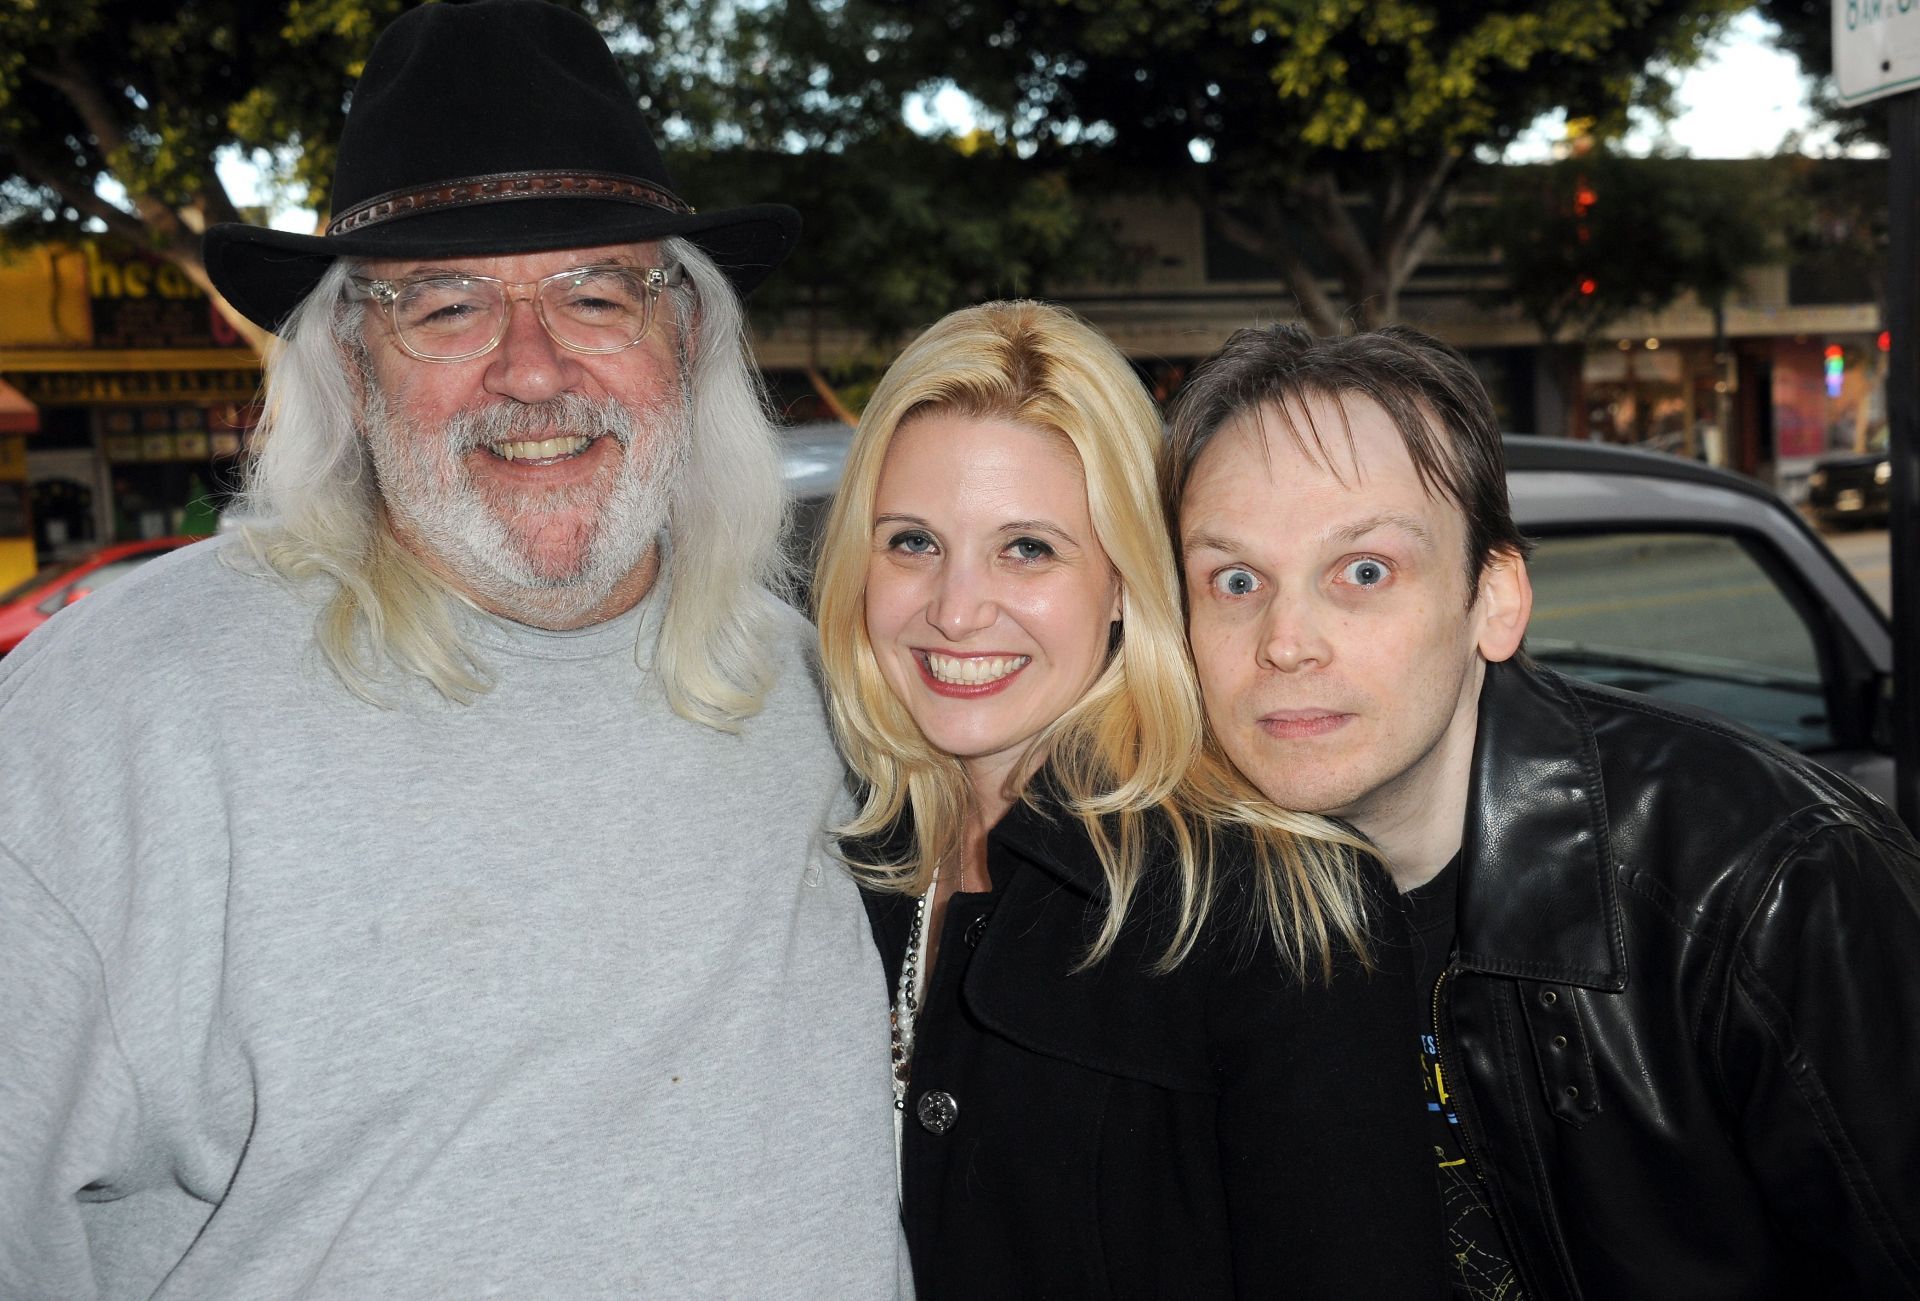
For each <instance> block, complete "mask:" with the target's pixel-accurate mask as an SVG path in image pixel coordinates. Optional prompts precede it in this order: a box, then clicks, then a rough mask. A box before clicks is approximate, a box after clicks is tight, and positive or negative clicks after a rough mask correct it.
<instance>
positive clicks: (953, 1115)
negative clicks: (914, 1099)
mask: <svg viewBox="0 0 1920 1301" xmlns="http://www.w3.org/2000/svg"><path fill="white" fill-rule="evenodd" d="M915 1111H916V1113H917V1114H918V1115H919V1117H920V1128H922V1129H924V1130H926V1131H927V1132H928V1133H929V1134H944V1133H946V1132H947V1131H948V1130H950V1129H952V1128H953V1122H954V1121H956V1120H958V1119H959V1118H960V1104H959V1103H957V1102H955V1101H954V1100H953V1095H952V1094H951V1093H943V1092H941V1091H940V1090H938V1089H934V1090H932V1091H930V1092H928V1093H924V1094H922V1095H921V1096H920V1105H919V1106H918V1107H917V1108H915Z"/></svg>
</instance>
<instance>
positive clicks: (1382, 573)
mask: <svg viewBox="0 0 1920 1301" xmlns="http://www.w3.org/2000/svg"><path fill="white" fill-rule="evenodd" d="M1392 576H1393V571H1392V570H1390V569H1388V568H1387V566H1386V564H1385V562H1384V561H1379V560H1375V559H1374V558H1373V557H1372V556H1362V557H1360V559H1358V560H1349V561H1348V562H1347V563H1346V564H1345V565H1343V566H1341V568H1340V577H1341V579H1342V581H1344V582H1348V583H1351V584H1353V585H1354V586H1355V587H1378V586H1380V584H1382V583H1384V582H1386V581H1387V579H1389V578H1391V577H1392Z"/></svg>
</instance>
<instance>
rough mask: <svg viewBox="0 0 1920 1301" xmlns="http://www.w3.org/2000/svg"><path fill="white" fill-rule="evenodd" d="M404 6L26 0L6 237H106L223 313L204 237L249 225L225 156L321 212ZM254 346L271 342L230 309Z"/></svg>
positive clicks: (9, 37)
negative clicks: (338, 156)
mask: <svg viewBox="0 0 1920 1301" xmlns="http://www.w3.org/2000/svg"><path fill="white" fill-rule="evenodd" d="M402 7H403V5H402V4H401V2H400V0H292V2H291V3H287V4H284V5H281V4H261V3H256V2H254V0H184V2H182V0H17V2H16V3H12V4H9V5H7V6H5V7H4V8H0V229H4V230H5V231H6V232H7V233H8V234H9V236H10V237H11V238H13V239H15V240H19V239H36V238H48V237H62V236H68V237H70V236H74V235H81V234H94V233H99V232H102V231H104V232H105V233H107V234H109V235H112V236H115V237H117V238H119V239H122V240H124V241H127V242H129V243H131V244H134V245H135V246H137V247H141V248H145V249H148V250H150V251H152V252H154V253H156V254H158V255H159V256H161V257H163V258H165V259H166V260H167V261H169V262H171V263H173V264H174V265H175V266H177V267H179V268H180V269H181V271H183V272H184V273H185V274H186V275H187V276H188V277H189V278H190V279H191V280H193V281H194V283H196V284H197V285H199V286H200V287H201V288H202V289H205V290H206V291H207V292H208V293H209V294H210V295H212V296H213V297H214V298H215V301H216V302H220V300H219V297H218V295H217V294H215V293H214V291H213V287H212V285H211V283H210V282H209V281H208V279H207V274H206V268H205V266H204V264H203V263H202V262H201V259H200V234H201V232H202V231H204V230H205V229H206V228H207V227H208V226H210V225H213V224H214V223H216V222H222V221H239V220H242V219H243V216H244V214H242V213H241V212H240V210H239V209H238V208H237V207H236V205H235V204H234V202H233V200H232V198H231V197H230V196H229V195H228V193H227V190H226V187H225V186H224V185H223V184H222V183H221V181H220V178H219V175H218V172H217V171H216V163H217V161H218V158H219V156H220V154H221V152H222V151H223V150H228V149H242V150H248V149H265V150H270V151H273V153H274V155H275V156H276V157H277V159H278V160H279V168H278V175H279V179H280V180H281V182H282V183H283V184H285V185H288V186H290V187H296V188H298V187H310V188H311V189H313V191H314V192H315V193H316V194H317V195H318V196H319V197H321V198H322V199H324V195H325V188H326V186H325V178H326V177H327V176H328V175H329V174H330V173H331V171H332V166H333V140H334V134H335V132H336V131H337V129H338V120H339V116H340V109H341V106H342V104H343V103H344V102H345V99H346V95H347V92H348V89H349V88H350V87H351V85H352V81H353V77H354V76H355V75H357V73H358V70H359V64H360V61H361V60H363V59H364V58H365V56H366V51H367V49H368V47H369V46H370V45H371V43H372V39H373V36H374V34H375V32H376V31H377V30H378V28H379V27H380V26H381V25H382V24H383V23H384V22H386V21H387V19H389V18H390V17H392V16H393V14H395V13H397V12H398V11H399V10H400V9H401V8H402ZM220 305H221V308H222V310H223V312H224V313H225V315H226V316H227V318H228V319H229V320H230V321H232V322H233V324H234V326H235V328H236V329H238V330H240V331H241V332H242V333H243V334H244V335H245V336H246V337H247V338H248V339H249V340H250V341H252V342H253V343H254V344H255V346H256V347H258V346H259V344H260V343H261V342H262V341H263V340H264V333H263V332H262V331H261V330H260V329H259V328H258V327H256V326H254V325H253V324H252V323H251V322H249V321H246V320H245V319H244V318H242V317H240V316H239V314H238V313H236V312H233V311H232V310H231V309H229V308H227V306H226V304H225V303H224V302H221V304H220Z"/></svg>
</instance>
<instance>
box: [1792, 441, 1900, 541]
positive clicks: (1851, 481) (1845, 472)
mask: <svg viewBox="0 0 1920 1301" xmlns="http://www.w3.org/2000/svg"><path fill="white" fill-rule="evenodd" d="M1807 510H1808V512H1809V513H1810V514H1811V515H1812V516H1813V517H1814V518H1815V519H1816V520H1818V521H1819V522H1820V523H1822V524H1824V525H1827V526H1829V527H1834V526H1840V525H1855V524H1884V523H1886V522H1887V518H1888V516H1889V515H1890V514H1891V513H1892V511H1893V462H1892V461H1891V460H1889V459H1888V456H1887V452H1886V450H1885V449H1884V448H1882V449H1881V450H1880V451H1877V452H1868V453H1866V454H1864V455H1857V456H1856V455H1837V456H1823V457H1821V458H1820V459H1819V460H1817V461H1815V462H1814V463H1813V470H1812V472H1811V473H1809V474H1808V475H1807Z"/></svg>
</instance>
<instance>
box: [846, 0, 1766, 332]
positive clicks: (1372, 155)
mask: <svg viewBox="0 0 1920 1301" xmlns="http://www.w3.org/2000/svg"><path fill="white" fill-rule="evenodd" d="M1744 7H1745V3H1744V0H1545V2H1544V3H1541V2H1540V0H1531V2H1528V3H1520V2H1518V0H1494V2H1491V3H1485V2H1483V3H1472V4H1467V3H1460V2H1459V0H1428V2H1426V3H1417V2H1415V0H1231V2H1228V3H1203V2H1202V0H947V2H945V3H942V4H940V5H937V6H929V5H921V4H918V3H915V2H914V0H844V3H843V4H842V6H841V7H840V8H839V10H837V13H838V14H839V21H840V22H841V24H842V31H843V39H845V40H846V41H847V42H848V43H850V44H852V45H853V46H855V47H856V48H858V47H859V46H861V45H862V44H863V41H862V39H861V37H860V33H861V32H862V31H863V30H865V29H869V28H876V27H881V28H885V29H886V30H887V31H888V32H889V34H890V35H889V43H888V45H887V47H886V50H885V55H886V58H887V61H888V62H889V64H890V65H892V66H893V68H894V69H895V75H896V76H899V75H901V70H902V68H903V67H911V68H914V69H917V70H918V72H919V74H920V75H921V76H922V77H923V78H925V79H927V80H929V81H931V80H935V79H938V78H942V77H951V78H952V79H953V80H954V81H956V82H957V83H958V84H959V85H960V86H961V87H963V88H964V89H966V90H967V91H968V92H969V93H971V94H973V95H974V96H975V97H976V98H977V99H979V100H980V102H981V103H983V104H984V105H985V106H986V107H987V108H988V110H989V111H990V112H992V113H993V114H994V117H995V121H996V123H997V124H998V129H999V130H1000V131H1001V133H1002V134H1003V136H1004V137H1005V138H1006V139H1007V140H1009V141H1010V142H1013V143H1014V144H1015V145H1016V146H1018V147H1021V148H1023V149H1029V150H1032V151H1035V152H1036V153H1037V154H1038V156H1041V157H1050V158H1059V159H1061V160H1063V161H1066V162H1069V163H1071V164H1072V166H1073V167H1074V169H1075V173H1074V174H1075V177H1076V181H1077V182H1087V183H1104V184H1107V185H1110V186H1112V187H1113V188H1114V189H1116V190H1133V189H1137V188H1139V187H1141V186H1143V185H1158V186H1163V187H1168V188H1176V189H1178V190H1181V191H1183V192H1185V193H1188V194H1190V195H1192V196H1193V197H1194V198H1195V199H1196V200H1198V201H1199V202H1200V203H1201V205H1202V206H1203V208H1205V209H1206V210H1207V211H1208V212H1209V214H1210V215H1213V216H1214V217H1215V218H1216V219H1231V220H1232V221H1233V222H1234V223H1235V224H1236V225H1237V227H1238V228H1239V230H1240V231H1241V232H1242V233H1244V234H1245V235H1246V236H1247V237H1248V238H1250V239H1252V240H1254V241H1255V242H1256V243H1257V244H1258V248H1257V250H1256V251H1258V252H1260V253H1262V254H1263V255H1265V256H1266V257H1267V258H1268V259H1269V260H1270V261H1272V262H1273V263H1274V264H1275V265H1277V266H1279V267H1280V268H1281V270H1282V272H1283V274H1285V275H1286V276H1287V278H1288V279H1289V280H1290V281H1291V282H1292V286H1293V288H1294V290H1295V293H1296V294H1297V295H1298V296H1299V297H1300V299H1301V303H1302V307H1303V310H1305V311H1306V312H1307V314H1308V316H1309V318H1310V319H1312V320H1313V321H1314V323H1315V324H1317V325H1318V326H1319V327H1320V328H1322V329H1327V330H1332V329H1335V328H1338V318H1339V317H1340V315H1341V313H1340V312H1339V310H1338V309H1337V306H1336V305H1335V304H1333V303H1332V302H1330V301H1324V300H1322V301H1316V293H1317V289H1316V285H1315V281H1316V280H1317V278H1318V276H1320V275H1325V274H1329V273H1331V274H1333V275H1334V276H1336V277H1337V278H1338V280H1339V281H1340V282H1341V285H1342V288H1343V290H1344V291H1345V295H1346V299H1347V302H1348V303H1349V304H1350V305H1352V306H1354V307H1357V309H1358V312H1359V315H1360V317H1361V319H1362V320H1365V321H1368V322H1373V321H1378V320H1382V319H1389V318H1391V316H1392V315H1393V311H1394V302H1395V296H1396V295H1397V293H1398V290H1399V287H1400V286H1401V285H1402V284H1403V283H1404V282H1405V280H1406V278H1407V276H1408V275H1410V274H1411V272H1412V270H1413V268H1414V266H1416V265H1417V264H1418V262H1419V260H1420V258H1421V257H1422V256H1424V254H1425V252H1426V251H1427V249H1428V248H1429V247H1431V245H1432V243H1433V237H1434V232H1435V228H1436V226H1437V225H1438V223H1439V221H1440V219H1441V216H1442V214H1443V213H1444V211H1445V207H1446V200H1447V196H1448V194H1449V192H1450V190H1451V187H1452V185H1453V182H1454V176H1453V171H1454V167H1455V164H1456V162H1457V161H1458V160H1459V159H1461V158H1464V157H1469V156H1471V155H1473V154H1474V153H1475V152H1476V151H1482V150H1489V151H1494V152H1498V151H1499V150H1501V149H1503V148H1504V147H1505V146H1506V144H1507V143H1509V142H1510V141H1511V140H1512V139H1513V138H1514V136H1516V135H1517V134H1518V133H1519V132H1521V131H1523V130H1525V129H1526V128H1527V127H1528V126H1530V125H1531V124H1532V123H1533V122H1534V121H1536V120H1537V119H1538V118H1539V117H1540V116H1541V115H1542V114H1543V113H1547V112H1549V111H1552V110H1556V109H1558V110H1563V111H1565V112H1566V113H1567V114H1568V115H1569V116H1570V117H1572V118H1580V119H1586V120H1589V121H1590V122H1592V123H1593V129H1594V130H1595V131H1596V132H1597V133H1599V134H1601V135H1602V136H1605V135H1607V134H1609V133H1617V132H1618V131H1619V130H1621V129H1623V128H1624V126H1625V124H1626V120H1627V114H1628V111H1629V110H1630V109H1631V108H1635V107H1639V108H1646V109H1650V110H1652V111H1655V112H1660V111H1663V110H1664V109H1665V108H1666V107H1667V106H1668V104H1669V101H1670V96H1671V92H1672V84H1671V76H1672V74H1673V72H1674V71H1675V70H1677V69H1679V68H1682V67H1684V66H1686V65H1687V64H1689V63H1691V62H1693V61H1695V60H1696V59H1697V58H1698V57H1699V55H1700V53H1701V52H1702V50H1703V48H1704V47H1705V45H1706V43H1707V42H1708V41H1709V39H1710V38H1711V37H1712V36H1713V35H1714V34H1715V33H1716V32H1717V31H1718V30H1719V29H1720V27H1721V26H1722V25H1723V24H1724V23H1725V22H1726V20H1727V19H1728V17H1729V16H1730V15H1731V14H1733V13H1734V12H1736V11H1738V10H1739V9H1742V8H1744ZM1301 224H1304V225H1306V226H1308V227H1310V228H1311V229H1312V230H1313V232H1314V234H1315V236H1316V243H1317V245H1318V246H1319V247H1321V248H1323V249H1324V250H1326V261H1325V262H1324V263H1323V264H1322V265H1319V266H1308V265H1306V264H1305V263H1304V262H1303V261H1302V259H1301V258H1300V256H1299V255H1298V251H1297V250H1296V249H1295V248H1293V247H1292V244H1293V242H1294V241H1292V240H1291V238H1290V235H1289V229H1290V228H1291V227H1295V226H1298V225H1301Z"/></svg>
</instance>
